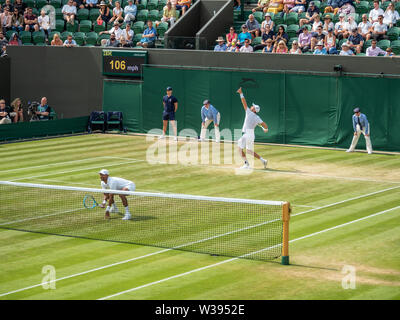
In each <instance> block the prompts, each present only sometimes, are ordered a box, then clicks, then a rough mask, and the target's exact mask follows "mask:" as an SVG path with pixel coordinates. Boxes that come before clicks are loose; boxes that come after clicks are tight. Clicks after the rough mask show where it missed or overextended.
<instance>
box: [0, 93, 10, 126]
mask: <svg viewBox="0 0 400 320" xmlns="http://www.w3.org/2000/svg"><path fill="white" fill-rule="evenodd" d="M9 111H10V110H9V108H8V107H7V106H6V101H5V100H4V99H1V100H0V124H9V123H11V118H10V113H9Z"/></svg>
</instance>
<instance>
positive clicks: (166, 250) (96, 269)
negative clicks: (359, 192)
mask: <svg viewBox="0 0 400 320" xmlns="http://www.w3.org/2000/svg"><path fill="white" fill-rule="evenodd" d="M396 188H399V187H392V188H389V189H384V190H380V191H376V192H373V193H370V194H366V195H363V196H359V197H355V198H351V199H348V200H343V201H340V202H335V203H333V204H329V205H326V206H323V207H319V208H316V209H312V210H307V211H303V212H299V213H297V214H294V215H292V216H296V215H300V214H303V213H307V212H312V211H316V210H318V209H324V208H327V207H331V206H334V205H336V204H342V203H344V202H346V201H352V200H355V199H359V198H361V197H367V196H369V195H373V194H377V193H381V192H385V191H388V190H392V189H396ZM266 223H269V221H267V222H264V223H262V224H266ZM262 224H258V225H256V226H260V225H262ZM247 229H250V227H247ZM230 233H233V231H231V232H230ZM221 236H222V235H221ZM215 237H217V236H215ZM204 240H206V239H203V240H198V242H200V241H204ZM292 241H293V240H292ZM192 244H193V243H192ZM188 245H190V244H184V245H181V246H179V247H175V248H167V249H163V250H160V251H156V252H153V253H150V254H146V255H144V256H139V257H135V258H131V259H128V260H124V261H120V262H116V263H112V264H109V265H105V266H103V267H98V268H95V269H90V270H87V271H83V272H80V273H76V274H72V275H69V276H65V277H62V278H59V279H55V280H51V281H50V282H57V281H60V280H64V279H69V278H73V277H77V276H80V275H84V274H88V273H91V272H94V271H98V270H103V269H106V268H110V267H113V266H116V265H120V264H124V263H128V262H131V261H135V260H140V259H143V258H146V257H149V256H153V255H156V254H161V253H164V252H168V251H171V250H175V249H179V248H181V247H184V246H188ZM41 285H42V284H41V283H39V284H36V285H32V286H29V287H25V288H22V289H17V290H14V291H10V292H6V293H3V294H0V297H2V296H6V295H9V294H12V293H17V292H21V291H25V290H29V289H32V288H36V287H39V286H41Z"/></svg>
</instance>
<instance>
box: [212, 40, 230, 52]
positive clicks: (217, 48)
mask: <svg viewBox="0 0 400 320" xmlns="http://www.w3.org/2000/svg"><path fill="white" fill-rule="evenodd" d="M216 41H217V42H218V44H217V45H216V46H215V47H214V51H226V49H227V46H226V44H225V41H224V38H222V37H218V39H217V40H216Z"/></svg>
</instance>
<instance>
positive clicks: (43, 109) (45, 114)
mask: <svg viewBox="0 0 400 320" xmlns="http://www.w3.org/2000/svg"><path fill="white" fill-rule="evenodd" d="M50 111H51V109H50V107H49V105H48V104H47V98H46V97H43V98H42V100H40V105H39V106H38V107H37V111H36V115H37V116H38V117H39V120H49V119H50Z"/></svg>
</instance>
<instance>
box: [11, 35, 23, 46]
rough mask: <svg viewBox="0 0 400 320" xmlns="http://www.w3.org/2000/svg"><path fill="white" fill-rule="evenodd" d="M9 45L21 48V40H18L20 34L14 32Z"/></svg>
mask: <svg viewBox="0 0 400 320" xmlns="http://www.w3.org/2000/svg"><path fill="white" fill-rule="evenodd" d="M8 45H9V46H21V45H22V42H21V40H20V39H19V38H18V34H17V33H16V32H14V33H13V34H12V35H11V37H10V41H8Z"/></svg>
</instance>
